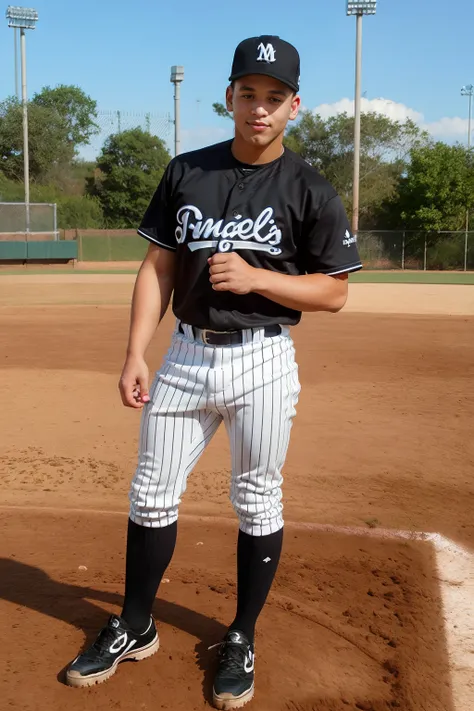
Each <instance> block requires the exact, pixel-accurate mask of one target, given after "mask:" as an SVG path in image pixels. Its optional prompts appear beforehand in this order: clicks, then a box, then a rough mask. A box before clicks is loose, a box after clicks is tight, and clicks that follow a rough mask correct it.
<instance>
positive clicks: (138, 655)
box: [66, 634, 160, 688]
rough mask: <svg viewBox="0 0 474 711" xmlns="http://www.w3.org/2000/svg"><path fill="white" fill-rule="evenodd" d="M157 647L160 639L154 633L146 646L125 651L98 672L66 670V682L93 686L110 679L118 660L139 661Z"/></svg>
mask: <svg viewBox="0 0 474 711" xmlns="http://www.w3.org/2000/svg"><path fill="white" fill-rule="evenodd" d="M159 648H160V640H159V638H158V634H156V636H155V639H154V640H153V641H152V642H150V644H147V646H146V647H141V648H140V649H136V650H135V651H130V652H127V654H124V655H123V657H119V659H117V660H116V661H115V662H114V664H113V665H112V666H111V667H110V669H106V670H105V671H102V672H98V673H97V674H89V676H81V674H80V673H79V672H75V671H68V672H66V683H67V685H68V686H74V687H76V688H79V687H84V686H94V685H95V684H102V682H104V681H107V679H110V677H111V676H113V675H114V674H115V672H116V671H117V667H118V665H119V664H120V662H123V661H125V660H126V659H131V660H133V661H136V662H139V661H141V660H142V659H147V657H151V656H152V655H153V654H156V652H157V651H158V650H159Z"/></svg>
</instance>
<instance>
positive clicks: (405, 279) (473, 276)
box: [0, 265, 474, 285]
mask: <svg viewBox="0 0 474 711" xmlns="http://www.w3.org/2000/svg"><path fill="white" fill-rule="evenodd" d="M136 273H137V269H131V268H128V269H120V267H118V268H114V269H101V268H100V266H99V265H97V266H96V267H95V268H93V269H81V268H80V267H77V268H75V267H72V266H71V267H64V268H62V267H60V268H55V269H48V268H47V267H45V268H44V269H35V268H34V267H31V268H29V267H26V268H19V267H12V268H11V269H9V268H5V269H0V278H1V276H2V275H9V276H14V275H19V274H34V275H37V274H45V275H51V274H136ZM350 280H351V283H354V284H468V285H474V271H471V272H429V271H426V272H418V271H405V272H402V271H397V272H396V271H387V272H382V271H377V272H376V271H374V272H371V271H368V270H362V271H360V272H356V273H355V274H351V277H350Z"/></svg>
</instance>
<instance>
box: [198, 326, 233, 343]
mask: <svg viewBox="0 0 474 711" xmlns="http://www.w3.org/2000/svg"><path fill="white" fill-rule="evenodd" d="M208 333H227V331H213V329H212V328H202V329H201V339H202V340H203V342H204V343H205V345H206V346H209V345H211V344H210V343H209V341H208V340H207V334H208Z"/></svg>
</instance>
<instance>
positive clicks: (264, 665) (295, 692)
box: [0, 508, 473, 711]
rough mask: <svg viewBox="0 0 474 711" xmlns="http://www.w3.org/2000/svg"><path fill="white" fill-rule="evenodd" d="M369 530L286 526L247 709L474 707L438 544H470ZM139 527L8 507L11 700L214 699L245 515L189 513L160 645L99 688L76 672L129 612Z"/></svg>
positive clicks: (189, 708)
mask: <svg viewBox="0 0 474 711" xmlns="http://www.w3.org/2000/svg"><path fill="white" fill-rule="evenodd" d="M361 533H362V532H361V531H358V530H352V531H350V530H337V529H334V528H329V527H327V528H324V527H319V528H317V527H311V526H309V525H308V526H295V525H291V524H288V525H287V527H286V532H285V542H284V550H283V555H282V560H281V564H280V568H279V571H278V574H277V578H276V581H275V584H274V587H273V589H272V592H271V594H270V597H269V599H268V602H267V605H266V607H265V609H264V612H263V613H262V616H261V618H260V621H259V625H258V632H257V637H256V693H255V697H254V700H253V701H252V702H251V703H250V704H249V705H248V707H247V708H249V711H250V709H252V708H253V709H255V710H258V711H280V710H281V711H316V710H317V711H320V710H321V711H356V710H361V711H390V710H392V709H401V710H402V711H458V709H461V708H462V711H468V709H471V708H473V706H472V704H468V705H465V706H461V705H460V704H461V703H462V699H461V697H462V693H464V694H465V695H464V697H463V698H464V701H465V700H466V699H467V696H466V694H468V692H469V690H468V689H467V687H466V689H464V692H462V693H461V692H460V691H459V690H456V688H455V684H454V680H455V675H453V674H454V672H455V671H456V669H455V668H454V667H453V664H452V660H450V646H452V644H453V640H452V639H451V637H452V632H453V630H452V629H451V627H454V626H456V627H457V626H458V625H457V623H456V622H454V621H453V619H452V618H449V615H447V611H446V609H445V608H446V605H447V604H450V603H449V600H448V597H446V595H445V593H444V591H443V590H444V589H443V585H444V583H446V579H447V578H446V575H445V576H444V578H443V576H442V575H440V559H439V558H438V557H439V555H440V551H441V554H442V555H445V557H446V556H447V558H446V561H447V565H448V567H449V564H450V561H451V565H453V564H454V563H453V561H454V558H455V557H456V551H454V552H453V550H451V549H449V546H447V545H446V542H445V541H444V539H441V538H439V539H438V540H435V539H434V538H433V537H432V538H431V539H430V538H426V537H424V536H419V535H411V536H409V535H406V536H405V535H397V534H392V533H391V534H389V533H388V532H386V535H383V533H382V532H377V533H376V534H375V535H361ZM125 534H126V515H124V514H120V513H103V512H80V511H73V510H70V511H67V510H64V511H62V512H57V511H53V510H41V509H30V510H27V509H21V508H16V509H15V508H3V509H1V510H0V624H1V628H2V630H3V631H4V633H3V634H4V636H3V641H4V644H3V645H2V646H1V648H0V664H1V668H2V669H3V670H4V673H3V674H2V678H1V682H0V684H1V687H0V708H1V709H2V711H3V709H5V710H6V709H12V708H13V709H21V710H22V711H30V710H31V711H32V710H33V709H34V710H35V711H38V709H39V710H40V711H43V709H44V710H48V711H50V710H52V709H65V708H67V709H68V711H79V709H81V711H92V710H93V709H94V711H97V710H102V709H104V711H105V709H136V710H137V711H152V710H155V709H172V710H173V711H178V710H180V709H183V711H184V709H186V711H193V710H196V711H197V710H198V709H199V710H201V709H203V708H208V707H210V705H211V700H212V678H213V671H214V668H215V666H214V664H215V653H216V650H215V649H212V650H209V647H211V646H212V645H214V644H216V643H218V642H219V641H220V640H221V638H222V636H223V634H224V632H225V629H226V627H225V625H226V624H227V623H229V622H230V621H231V620H232V618H233V614H234V608H235V568H236V562H235V548H236V546H235V544H236V538H237V531H236V525H235V522H234V521H226V520H221V519H215V518H214V519H213V518H198V517H186V516H183V517H182V518H181V520H180V525H179V535H178V545H177V549H176V553H175V557H174V560H173V562H172V564H171V566H170V568H169V569H168V571H167V573H166V578H165V580H164V582H163V583H162V585H161V588H160V590H159V594H158V597H157V600H156V604H155V608H154V615H155V617H156V619H157V622H158V627H159V631H160V638H161V647H160V650H159V652H158V653H157V654H156V655H155V656H153V657H151V658H150V659H147V660H144V661H142V662H139V663H135V662H125V663H123V664H122V665H120V667H119V669H118V671H117V673H116V675H115V676H114V677H113V678H111V679H110V680H109V681H108V682H106V683H105V684H102V685H99V686H95V687H91V688H87V689H72V688H69V687H68V686H66V685H65V683H64V670H65V667H66V666H67V664H68V663H69V662H70V661H71V660H72V659H73V658H74V657H75V656H76V655H77V653H78V652H79V650H81V649H83V648H84V647H85V646H86V645H89V644H90V643H91V642H92V641H93V639H94V638H95V636H96V634H97V632H98V630H99V629H100V627H101V626H102V625H103V624H104V623H105V622H106V620H107V618H108V615H109V614H111V613H120V610H121V602H122V594H123V583H124V553H125ZM443 551H444V553H443ZM453 556H454V557H453ZM466 565H467V559H466V561H464V565H463V566H462V570H461V569H459V571H458V572H459V576H461V577H460V578H459V579H458V580H456V579H455V578H456V574H455V572H453V570H451V572H450V573H449V575H448V574H447V576H448V578H449V580H447V583H448V584H449V587H450V588H453V589H454V590H455V591H456V590H457V591H458V592H459V590H461V589H462V587H463V580H462V579H461V578H462V576H463V575H465V572H466ZM450 576H451V577H450ZM453 576H454V578H453ZM443 580H444V582H443ZM455 602H456V601H455ZM459 605H460V603H459V600H458V601H457V602H456V607H457V609H460V606H459ZM461 607H462V606H461ZM451 623H452V624H451ZM453 670H454V672H453ZM460 700H461V701H460Z"/></svg>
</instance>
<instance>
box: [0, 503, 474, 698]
mask: <svg viewBox="0 0 474 711" xmlns="http://www.w3.org/2000/svg"><path fill="white" fill-rule="evenodd" d="M0 511H6V512H8V511H25V512H26V511H32V512H33V511H34V512H38V513H39V512H49V513H54V514H58V513H59V514H63V515H67V514H71V513H75V514H80V515H83V514H87V515H98V516H110V515H113V516H124V517H125V516H128V511H112V510H103V509H88V508H61V507H58V506H28V505H23V506H19V505H8V504H1V505H0ZM180 519H184V520H185V521H195V522H200V523H203V522H204V523H208V524H209V523H214V524H216V523H218V524H221V525H227V526H231V525H232V526H235V524H236V520H235V519H234V518H230V517H229V518H226V517H223V516H212V515H197V514H180ZM285 526H286V527H288V528H292V529H296V530H302V531H304V530H307V531H314V532H320V533H329V534H331V533H332V534H338V535H347V536H357V537H360V538H372V539H378V540H403V541H414V542H424V543H428V544H430V545H431V546H433V548H434V551H435V555H436V566H437V573H438V581H439V586H440V592H441V601H442V606H443V613H444V624H445V637H446V644H447V652H448V657H449V662H450V675H451V689H452V694H453V705H454V710H455V711H472V709H473V708H474V682H473V679H474V554H473V553H471V552H470V551H469V550H468V549H467V548H464V547H463V546H461V545H459V544H458V543H455V542H454V541H452V540H450V539H449V538H447V537H446V536H443V535H442V534H440V533H434V532H432V533H426V532H423V531H404V530H399V529H384V528H363V527H361V526H335V525H332V524H322V523H304V522H297V521H286V522H285Z"/></svg>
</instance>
